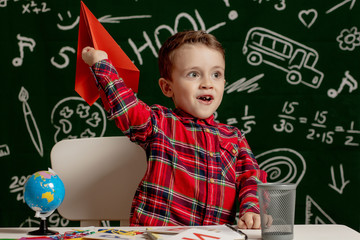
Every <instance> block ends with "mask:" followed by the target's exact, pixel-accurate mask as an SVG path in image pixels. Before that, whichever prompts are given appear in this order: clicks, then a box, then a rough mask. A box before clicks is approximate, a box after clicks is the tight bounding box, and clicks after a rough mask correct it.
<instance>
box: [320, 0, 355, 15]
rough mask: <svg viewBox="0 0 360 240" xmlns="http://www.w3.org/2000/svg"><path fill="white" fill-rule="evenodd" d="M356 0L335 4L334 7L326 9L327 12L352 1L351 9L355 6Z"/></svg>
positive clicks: (346, 0)
mask: <svg viewBox="0 0 360 240" xmlns="http://www.w3.org/2000/svg"><path fill="white" fill-rule="evenodd" d="M355 2H356V0H344V1H342V2H340V3H338V4H336V5H335V6H333V7H332V8H330V9H329V10H327V11H326V14H328V13H331V12H333V11H335V10H336V9H338V8H339V7H342V6H343V5H345V4H347V3H350V6H349V10H351V9H352V8H353V7H354V5H355Z"/></svg>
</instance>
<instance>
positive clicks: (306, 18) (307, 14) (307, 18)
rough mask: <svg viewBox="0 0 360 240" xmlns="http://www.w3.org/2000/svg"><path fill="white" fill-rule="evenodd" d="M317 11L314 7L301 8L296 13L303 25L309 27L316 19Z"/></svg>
mask: <svg viewBox="0 0 360 240" xmlns="http://www.w3.org/2000/svg"><path fill="white" fill-rule="evenodd" d="M317 16H318V13H317V11H316V10H315V9H309V10H301V11H300V12H299V14H298V18H299V19H300V22H302V24H304V26H305V27H307V28H310V27H311V26H312V25H313V24H314V22H315V21H316V19H317Z"/></svg>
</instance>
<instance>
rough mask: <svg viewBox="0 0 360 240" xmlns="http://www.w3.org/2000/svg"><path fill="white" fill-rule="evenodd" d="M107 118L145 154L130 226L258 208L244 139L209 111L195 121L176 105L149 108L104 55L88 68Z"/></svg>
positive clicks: (257, 175) (195, 221) (195, 220)
mask: <svg viewBox="0 0 360 240" xmlns="http://www.w3.org/2000/svg"><path fill="white" fill-rule="evenodd" d="M92 71H93V72H94V74H95V77H96V79H97V80H96V83H97V86H98V88H99V91H100V96H101V99H102V102H103V105H104V108H105V109H106V110H107V111H108V118H109V119H115V122H116V125H117V126H118V127H119V128H120V129H121V131H123V133H124V134H125V135H127V136H128V137H129V138H130V139H131V140H132V141H134V142H137V143H138V144H139V145H141V146H142V147H143V148H144V149H145V151H146V154H147V171H146V174H145V176H144V177H143V179H142V181H141V183H140V184H139V187H138V189H137V191H136V194H135V197H134V200H133V203H132V210H131V217H130V223H131V225H145V226H165V225H210V224H224V223H233V222H234V220H235V214H236V206H235V205H236V204H235V201H236V199H237V198H238V199H239V204H240V215H242V214H244V213H245V212H248V211H251V212H256V213H259V206H258V197H257V183H258V182H259V181H261V182H265V181H266V173H265V172H264V171H262V170H260V169H259V167H258V164H257V162H256V160H255V159H254V155H253V153H252V152H251V150H250V147H249V145H248V143H247V141H246V139H245V137H244V136H243V135H242V134H241V133H240V131H239V130H238V129H237V128H236V127H233V126H230V125H225V124H221V123H217V122H215V121H214V116H211V117H209V118H208V119H197V118H194V117H193V116H191V115H189V114H187V113H185V112H183V111H182V110H180V109H174V110H171V109H168V108H166V107H163V106H159V105H154V106H151V107H150V106H148V105H146V104H145V103H144V102H142V101H141V100H139V99H137V98H136V96H135V95H134V93H133V91H132V90H131V89H129V88H127V87H126V86H125V84H124V82H123V81H122V79H121V78H119V76H118V74H117V72H116V69H115V68H114V67H113V66H112V64H111V62H110V61H109V60H103V61H101V62H98V63H96V64H95V65H94V66H93V67H92Z"/></svg>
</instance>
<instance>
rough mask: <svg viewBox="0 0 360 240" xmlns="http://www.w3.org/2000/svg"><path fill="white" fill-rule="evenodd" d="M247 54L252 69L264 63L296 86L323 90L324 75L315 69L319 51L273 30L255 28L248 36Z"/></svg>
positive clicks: (246, 40)
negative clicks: (321, 88)
mask: <svg viewBox="0 0 360 240" xmlns="http://www.w3.org/2000/svg"><path fill="white" fill-rule="evenodd" d="M243 54H244V55H245V56H246V58H247V61H248V63H249V64H250V65H252V66H259V65H260V64H261V63H265V64H268V65H270V66H272V67H274V68H277V69H280V70H282V71H284V72H286V80H287V82H288V83H290V84H292V85H296V84H299V83H303V84H305V85H306V86H308V87H311V88H319V87H320V84H321V82H322V80H323V77H324V74H323V73H322V72H320V71H319V70H317V69H315V66H316V63H317V61H318V59H319V55H318V53H317V51H315V50H314V49H312V48H310V47H308V46H305V45H303V44H301V43H299V42H296V41H294V40H292V39H290V38H287V37H285V36H283V35H280V34H278V33H276V32H273V31H271V30H268V29H265V28H262V27H254V28H252V29H250V30H249V31H248V33H247V35H246V39H245V43H244V46H243Z"/></svg>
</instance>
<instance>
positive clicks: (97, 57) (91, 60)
mask: <svg viewBox="0 0 360 240" xmlns="http://www.w3.org/2000/svg"><path fill="white" fill-rule="evenodd" d="M81 57H82V59H83V60H84V62H85V63H87V64H88V65H89V66H92V65H94V64H95V63H97V62H99V61H101V60H104V59H107V58H108V55H107V53H106V52H104V51H101V50H95V49H94V48H92V47H84V49H83V50H82V52H81Z"/></svg>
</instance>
